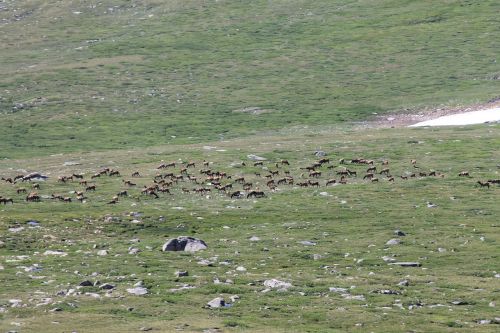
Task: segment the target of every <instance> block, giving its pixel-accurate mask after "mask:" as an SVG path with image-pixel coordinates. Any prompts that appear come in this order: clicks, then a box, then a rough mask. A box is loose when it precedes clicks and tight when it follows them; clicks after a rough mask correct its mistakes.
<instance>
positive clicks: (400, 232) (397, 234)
mask: <svg viewBox="0 0 500 333" xmlns="http://www.w3.org/2000/svg"><path fill="white" fill-rule="evenodd" d="M394 234H395V235H396V236H401V237H403V236H406V234H405V233H404V232H403V231H401V230H399V229H397V230H394Z"/></svg>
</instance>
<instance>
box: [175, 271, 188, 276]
mask: <svg viewBox="0 0 500 333" xmlns="http://www.w3.org/2000/svg"><path fill="white" fill-rule="evenodd" d="M175 276H177V277H183V276H189V273H188V271H177V272H175Z"/></svg>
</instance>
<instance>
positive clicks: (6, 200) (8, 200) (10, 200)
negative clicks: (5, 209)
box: [0, 197, 14, 205]
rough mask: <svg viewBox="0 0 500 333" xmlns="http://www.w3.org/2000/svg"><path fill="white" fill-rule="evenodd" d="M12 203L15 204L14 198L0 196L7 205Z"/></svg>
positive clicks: (0, 200)
mask: <svg viewBox="0 0 500 333" xmlns="http://www.w3.org/2000/svg"><path fill="white" fill-rule="evenodd" d="M9 202H10V203H11V204H14V200H12V198H3V197H0V203H3V204H4V205H7V203H9Z"/></svg>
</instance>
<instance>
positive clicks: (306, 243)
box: [299, 240, 316, 246]
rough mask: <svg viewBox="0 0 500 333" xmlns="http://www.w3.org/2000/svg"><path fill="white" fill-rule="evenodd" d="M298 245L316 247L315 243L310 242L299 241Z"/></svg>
mask: <svg viewBox="0 0 500 333" xmlns="http://www.w3.org/2000/svg"><path fill="white" fill-rule="evenodd" d="M299 244H302V245H305V246H314V245H316V243H315V242H311V241H307V240H306V241H300V242H299Z"/></svg>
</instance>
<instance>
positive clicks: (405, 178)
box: [400, 176, 408, 180]
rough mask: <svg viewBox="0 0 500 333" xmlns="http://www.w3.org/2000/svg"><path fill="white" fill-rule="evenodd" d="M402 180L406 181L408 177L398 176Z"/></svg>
mask: <svg viewBox="0 0 500 333" xmlns="http://www.w3.org/2000/svg"><path fill="white" fill-rule="evenodd" d="M400 177H401V179H402V180H408V176H400Z"/></svg>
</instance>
